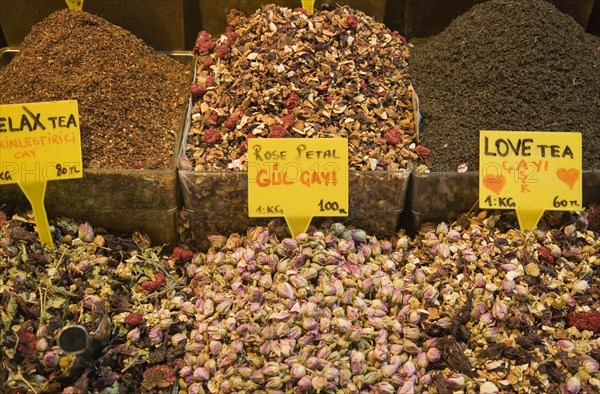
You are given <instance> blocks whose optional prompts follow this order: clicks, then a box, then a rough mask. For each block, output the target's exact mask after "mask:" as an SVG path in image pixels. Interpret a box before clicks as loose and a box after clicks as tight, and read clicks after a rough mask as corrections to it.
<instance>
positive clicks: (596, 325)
mask: <svg viewBox="0 0 600 394" xmlns="http://www.w3.org/2000/svg"><path fill="white" fill-rule="evenodd" d="M567 320H568V321H569V325H570V326H575V327H577V329H578V330H588V331H592V332H594V333H597V332H600V312H598V311H589V312H571V313H569V315H568V316H567Z"/></svg>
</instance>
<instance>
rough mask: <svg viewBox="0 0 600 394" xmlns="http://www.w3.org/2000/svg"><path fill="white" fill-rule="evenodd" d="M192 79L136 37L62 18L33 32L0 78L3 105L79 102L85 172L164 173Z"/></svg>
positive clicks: (72, 15)
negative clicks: (131, 169)
mask: <svg viewBox="0 0 600 394" xmlns="http://www.w3.org/2000/svg"><path fill="white" fill-rule="evenodd" d="M189 79H190V75H189V72H188V74H187V75H186V68H185V66H184V65H182V64H181V63H179V62H178V61H176V60H173V59H171V58H169V57H167V56H165V55H163V54H160V53H158V52H156V51H155V50H154V49H152V48H150V47H149V46H147V45H146V44H145V43H144V42H143V41H142V40H140V39H139V38H137V37H135V36H134V35H133V34H131V33H130V32H128V31H126V30H124V29H122V28H120V27H118V26H115V25H112V24H111V23H109V22H107V21H106V20H104V19H102V18H100V17H97V16H94V15H91V14H88V13H86V12H81V11H69V10H62V11H57V12H55V13H53V14H51V15H50V16H48V17H47V18H46V19H44V20H43V21H41V22H40V23H38V24H37V25H35V26H34V27H33V29H32V30H31V32H30V33H29V35H28V36H27V37H26V38H25V40H24V41H23V45H22V47H21V51H20V52H19V54H18V55H17V56H16V57H15V58H14V59H13V60H12V61H11V63H10V64H9V65H8V66H7V67H5V68H4V69H3V70H1V71H0V86H2V89H0V103H2V104H12V103H28V102H38V101H53V100H70V99H72V100H77V101H78V102H79V115H80V121H81V125H80V126H81V140H82V155H83V163H84V167H87V168H143V169H166V168H169V167H170V166H171V165H172V158H173V152H174V151H175V144H176V135H177V132H178V127H179V124H180V122H181V119H182V116H183V109H184V106H185V104H186V98H187V90H186V89H187V84H188V83H189Z"/></svg>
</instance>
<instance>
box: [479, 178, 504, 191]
mask: <svg viewBox="0 0 600 394" xmlns="http://www.w3.org/2000/svg"><path fill="white" fill-rule="evenodd" d="M504 185H506V178H504V175H486V176H485V177H484V178H483V186H485V187H487V188H488V189H490V190H491V191H493V192H494V193H496V194H500V192H501V191H502V189H504Z"/></svg>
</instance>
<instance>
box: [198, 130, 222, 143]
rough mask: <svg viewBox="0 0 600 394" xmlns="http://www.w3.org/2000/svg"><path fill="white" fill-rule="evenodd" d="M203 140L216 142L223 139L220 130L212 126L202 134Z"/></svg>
mask: <svg viewBox="0 0 600 394" xmlns="http://www.w3.org/2000/svg"><path fill="white" fill-rule="evenodd" d="M202 140H203V141H204V142H206V143H207V144H214V143H215V142H218V141H221V133H220V132H219V130H217V129H215V128H214V127H211V128H210V129H208V130H206V131H205V132H204V135H203V136H202Z"/></svg>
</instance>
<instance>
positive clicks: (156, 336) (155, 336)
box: [148, 326, 164, 345]
mask: <svg viewBox="0 0 600 394" xmlns="http://www.w3.org/2000/svg"><path fill="white" fill-rule="evenodd" d="M148 338H149V339H150V342H151V343H152V344H153V345H160V343H161V342H162V341H163V338H164V335H163V332H162V330H161V328H160V327H159V326H156V327H154V328H152V329H151V330H150V332H149V333H148Z"/></svg>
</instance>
